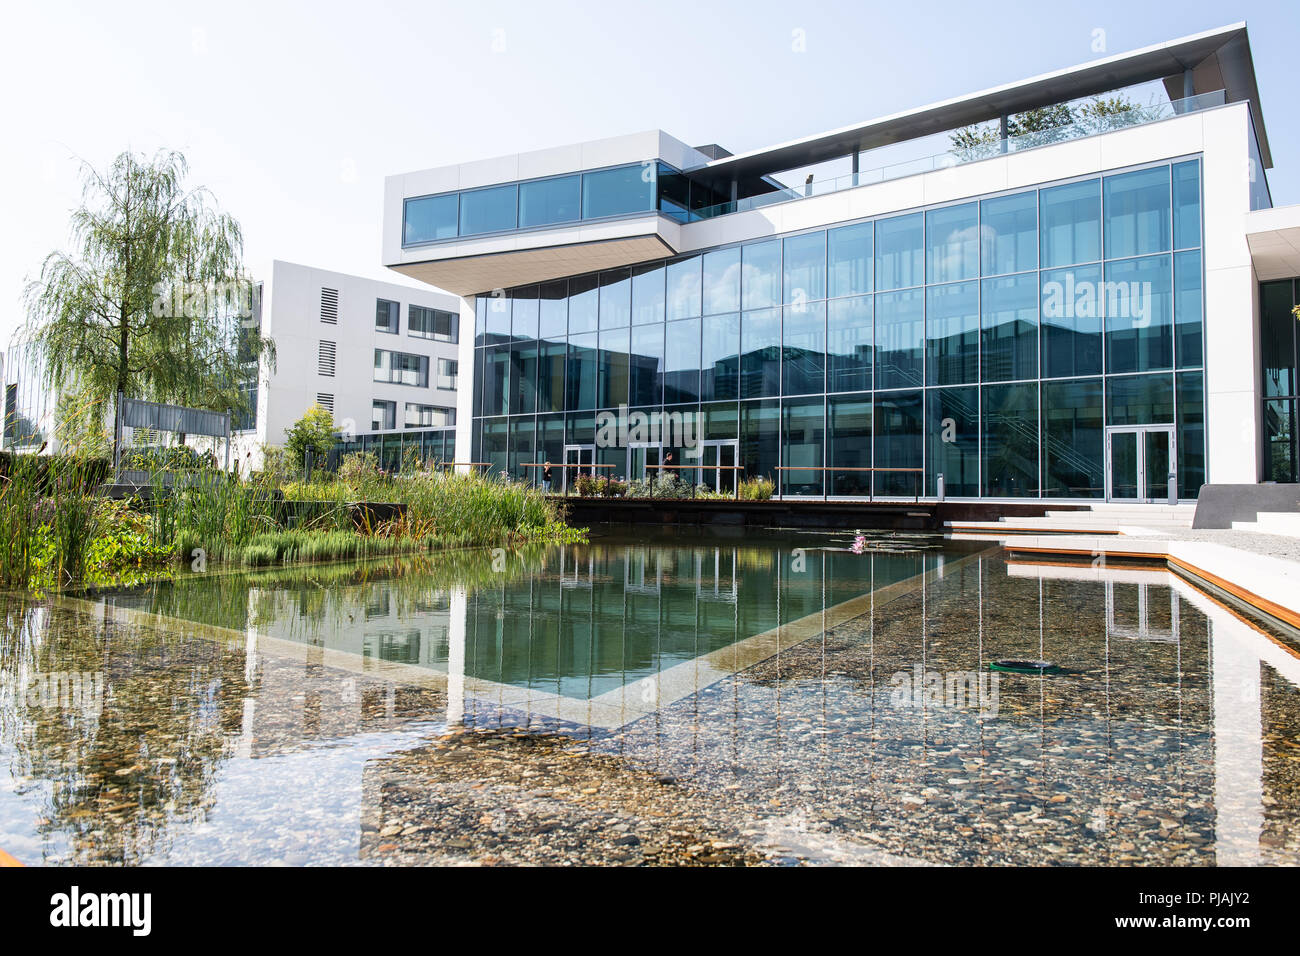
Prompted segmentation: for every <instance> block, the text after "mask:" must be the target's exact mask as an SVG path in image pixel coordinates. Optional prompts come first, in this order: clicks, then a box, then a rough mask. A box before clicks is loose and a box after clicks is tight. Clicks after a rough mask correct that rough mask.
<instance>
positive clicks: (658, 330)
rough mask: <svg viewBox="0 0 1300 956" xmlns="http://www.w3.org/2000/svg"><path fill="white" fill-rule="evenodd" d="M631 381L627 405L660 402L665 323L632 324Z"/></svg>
mask: <svg viewBox="0 0 1300 956" xmlns="http://www.w3.org/2000/svg"><path fill="white" fill-rule="evenodd" d="M629 364H630V375H631V384H630V386H629V388H630V394H629V395H628V404H629V405H659V404H660V403H661V402H663V384H664V326H663V324H662V323H657V324H655V325H634V326H632V353H631V357H630V359H629Z"/></svg>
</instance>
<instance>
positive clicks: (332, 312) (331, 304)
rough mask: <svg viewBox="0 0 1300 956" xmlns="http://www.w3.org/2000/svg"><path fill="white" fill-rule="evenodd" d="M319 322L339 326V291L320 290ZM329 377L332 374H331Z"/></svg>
mask: <svg viewBox="0 0 1300 956" xmlns="http://www.w3.org/2000/svg"><path fill="white" fill-rule="evenodd" d="M320 320H321V321H322V322H324V323H325V324H326V325H338V324H339V290H338V289H321V290H320ZM330 374H331V375H333V374H334V373H333V372H331V373H330Z"/></svg>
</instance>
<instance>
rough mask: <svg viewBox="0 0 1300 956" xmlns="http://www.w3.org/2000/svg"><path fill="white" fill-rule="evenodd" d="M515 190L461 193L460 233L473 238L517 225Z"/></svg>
mask: <svg viewBox="0 0 1300 956" xmlns="http://www.w3.org/2000/svg"><path fill="white" fill-rule="evenodd" d="M517 202H518V187H516V186H515V185H514V184H513V183H512V184H511V185H509V186H493V187H492V188H490V189H473V190H470V191H469V192H463V193H461V194H460V234H461V235H462V236H473V235H477V234H479V233H484V232H501V231H503V230H506V229H514V228H515V227H516V226H518V224H519V223H518V221H517V220H516V219H515V204H516V203H517Z"/></svg>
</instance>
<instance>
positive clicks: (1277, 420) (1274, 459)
mask: <svg viewBox="0 0 1300 956" xmlns="http://www.w3.org/2000/svg"><path fill="white" fill-rule="evenodd" d="M1297 304H1300V279H1283V280H1282V281H1280V282H1263V283H1261V284H1260V287H1259V311H1260V349H1259V351H1260V365H1261V367H1260V375H1261V378H1262V382H1263V390H1264V399H1263V402H1264V407H1263V409H1262V414H1263V431H1264V468H1263V475H1262V476H1261V477H1262V478H1263V480H1265V481H1287V482H1290V481H1300V461H1298V460H1297V445H1296V411H1297V409H1296V403H1297V401H1298V400H1300V387H1298V386H1297V384H1296V373H1297V371H1298V370H1300V365H1297V358H1298V357H1300V356H1298V355H1297V351H1298V349H1300V341H1298V340H1300V322H1297V321H1296V319H1295V316H1294V315H1293V314H1292V312H1291V310H1292V309H1293V308H1295V306H1296V305H1297Z"/></svg>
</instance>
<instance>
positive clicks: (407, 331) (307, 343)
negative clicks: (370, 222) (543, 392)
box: [237, 261, 461, 468]
mask: <svg viewBox="0 0 1300 956" xmlns="http://www.w3.org/2000/svg"><path fill="white" fill-rule="evenodd" d="M460 309H461V303H460V301H459V300H458V299H457V298H456V297H454V296H450V295H445V294H443V293H440V292H437V291H434V290H421V289H418V288H412V287H411V286H409V285H399V284H395V283H387V282H377V281H375V280H373V279H364V278H360V277H358V276H351V275H345V274H343V273H339V272H327V271H325V270H323V269H314V268H311V267H309V266H301V265H295V264H293V263H289V262H280V261H276V262H275V263H273V264H272V267H271V276H270V279H269V280H268V281H265V282H263V283H262V286H261V294H260V296H258V297H256V300H255V302H254V319H255V321H256V322H257V323H258V324H259V326H260V328H261V332H262V335H263V336H265V337H268V338H270V339H272V340H273V341H274V342H275V348H276V360H275V364H274V366H272V365H271V364H270V363H268V362H264V363H263V364H262V367H261V368H260V370H259V373H258V375H257V376H256V377H255V378H254V376H250V378H249V380H250V388H251V389H252V390H253V391H254V392H255V394H254V395H253V396H252V398H253V400H252V401H251V402H250V404H251V405H254V406H255V407H256V409H257V413H256V416H254V417H253V418H251V419H249V420H245V421H243V422H241V423H239V424H241V425H242V426H243V427H242V428H239V429H238V437H239V441H238V444H237V447H238V449H239V457H240V458H241V459H244V460H246V461H248V462H249V463H250V464H251V465H252V467H254V468H260V467H261V448H262V446H263V445H283V444H284V442H285V439H286V434H287V432H288V430H289V429H290V428H291V427H293V425H294V423H295V422H297V421H298V420H299V419H300V418H301V417H302V415H303V413H304V412H306V411H307V409H308V408H310V407H311V406H312V405H313V404H320V405H322V406H323V407H324V408H326V409H328V410H329V411H330V413H331V414H332V415H333V416H334V423H335V425H336V427H337V428H338V429H339V433H340V436H341V438H342V443H341V445H340V449H339V450H340V451H352V450H366V451H374V452H376V453H377V454H378V455H379V456H380V458H381V460H382V461H383V462H384V464H385V465H386V466H387V467H390V468H393V467H396V466H397V465H398V464H399V463H400V462H401V460H402V455H403V449H404V448H410V447H412V446H414V447H416V448H417V449H418V450H419V453H420V455H421V457H423V458H425V459H438V460H446V461H450V460H452V457H453V454H454V451H455V426H456V414H457V410H456V402H457V397H456V396H457V380H458V368H459V354H458V342H459V338H460ZM254 381H255V382H256V384H253V382H254Z"/></svg>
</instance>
